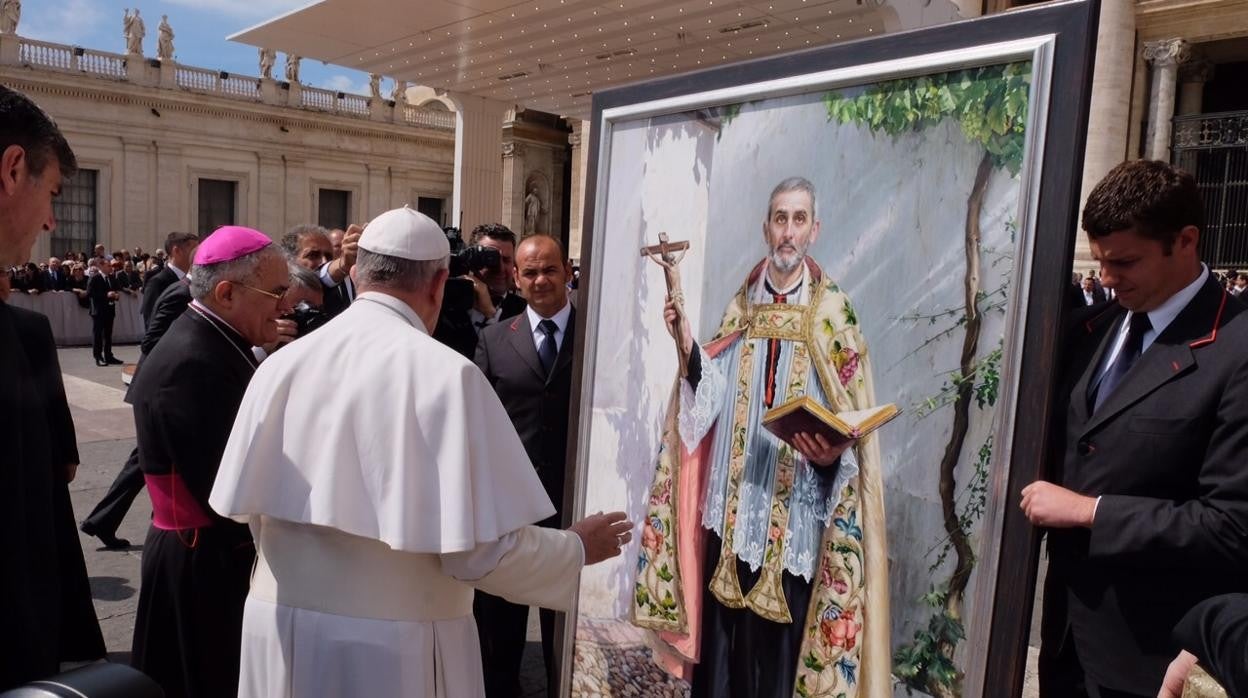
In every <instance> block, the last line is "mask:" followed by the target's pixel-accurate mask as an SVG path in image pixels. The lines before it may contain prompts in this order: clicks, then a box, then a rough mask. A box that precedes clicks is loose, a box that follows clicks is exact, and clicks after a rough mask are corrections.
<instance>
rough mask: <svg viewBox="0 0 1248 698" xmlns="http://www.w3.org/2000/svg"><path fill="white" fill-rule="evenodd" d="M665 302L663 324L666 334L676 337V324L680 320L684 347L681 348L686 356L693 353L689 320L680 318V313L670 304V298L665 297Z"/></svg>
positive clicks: (674, 305)
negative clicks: (665, 326) (665, 327)
mask: <svg viewBox="0 0 1248 698" xmlns="http://www.w3.org/2000/svg"><path fill="white" fill-rule="evenodd" d="M666 298H667V302H666V303H664V304H663V323H664V324H665V325H667V333H668V334H670V335H672V337H673V338H675V337H676V322H677V318H678V317H679V318H680V328H681V330H682V331H683V333H684V334H683V335H682V336H683V337H684V339H685V346H683V347H681V349H682V350H683V351H684V353H685V354H686V355H689V354H690V353H692V352H693V332H692V331H691V330H690V329H689V318H688V317H687V316H686V317H680V313H677V312H676V304H675V303H673V302H672V297H671V296H666Z"/></svg>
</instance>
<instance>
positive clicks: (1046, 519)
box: [1019, 480, 1096, 528]
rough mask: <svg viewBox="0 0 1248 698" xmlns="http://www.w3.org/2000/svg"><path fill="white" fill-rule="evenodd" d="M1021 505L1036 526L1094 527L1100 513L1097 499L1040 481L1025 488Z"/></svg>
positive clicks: (1029, 519) (1028, 518)
mask: <svg viewBox="0 0 1248 698" xmlns="http://www.w3.org/2000/svg"><path fill="white" fill-rule="evenodd" d="M1019 506H1020V507H1022V510H1023V513H1024V514H1026V516H1027V520H1028V521H1030V522H1031V523H1032V525H1033V526H1048V527H1049V528H1078V527H1081V526H1082V527H1085V528H1091V527H1092V519H1093V517H1094V516H1095V514H1096V497H1088V496H1085V495H1082V494H1079V493H1078V492H1074V491H1072V490H1068V489H1066V488H1065V487H1061V486H1060V485H1054V484H1053V483H1051V482H1045V481H1044V480H1036V481H1035V482H1033V483H1031V484H1030V485H1027V486H1026V487H1024V488H1023V501H1022V502H1020V503H1019Z"/></svg>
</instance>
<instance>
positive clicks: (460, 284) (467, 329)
mask: <svg viewBox="0 0 1248 698" xmlns="http://www.w3.org/2000/svg"><path fill="white" fill-rule="evenodd" d="M442 232H443V233H444V234H445V235H446V240H447V242H449V243H450V244H451V259H450V264H449V272H450V273H449V277H450V278H448V279H447V280H446V289H445V290H444V291H443V293H442V312H441V313H440V314H439V315H438V324H437V327H436V328H435V329H434V333H433V337H434V339H437V340H438V341H440V342H442V343H443V344H445V345H447V346H449V347H451V348H452V349H454V350H456V351H458V352H459V353H460V354H463V355H464V356H467V357H468V358H469V359H471V358H472V356H473V350H474V349H475V347H476V345H477V334H476V328H475V327H473V325H472V319H471V317H470V316H469V315H468V312H469V311H470V310H472V307H473V306H474V305H476V301H477V298H476V292H475V291H474V290H473V287H472V281H471V280H469V279H465V278H463V277H465V276H468V275H469V274H479V273H480V272H482V271H485V270H487V269H495V270H498V269H501V267H502V264H503V259H502V257H501V256H500V255H499V253H498V250H496V249H493V248H491V247H484V246H482V245H473V246H471V247H469V246H467V245H465V244H464V238H463V234H462V233H461V231H460V229H459V228H455V227H449V228H443V229H442Z"/></svg>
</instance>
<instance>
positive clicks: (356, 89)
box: [316, 74, 369, 95]
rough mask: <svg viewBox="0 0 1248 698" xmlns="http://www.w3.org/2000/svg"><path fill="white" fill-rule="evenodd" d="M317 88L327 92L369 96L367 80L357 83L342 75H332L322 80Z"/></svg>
mask: <svg viewBox="0 0 1248 698" xmlns="http://www.w3.org/2000/svg"><path fill="white" fill-rule="evenodd" d="M316 86H317V87H322V88H324V89H326V90H333V91H334V92H346V93H349V94H357V95H367V94H369V91H368V81H367V80H364V81H360V82H356V81H354V80H352V79H351V77H350V76H348V75H342V74H338V75H330V76H329V77H327V78H324V79H323V80H321V81H320V82H319V83H318V84H317V85H316Z"/></svg>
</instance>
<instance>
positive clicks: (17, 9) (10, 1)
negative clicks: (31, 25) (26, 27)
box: [0, 0, 22, 34]
mask: <svg viewBox="0 0 1248 698" xmlns="http://www.w3.org/2000/svg"><path fill="white" fill-rule="evenodd" d="M21 19H22V0H4V4H3V5H0V34H16V33H17V23H18V22H19V21H21Z"/></svg>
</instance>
